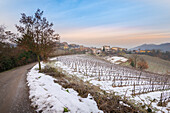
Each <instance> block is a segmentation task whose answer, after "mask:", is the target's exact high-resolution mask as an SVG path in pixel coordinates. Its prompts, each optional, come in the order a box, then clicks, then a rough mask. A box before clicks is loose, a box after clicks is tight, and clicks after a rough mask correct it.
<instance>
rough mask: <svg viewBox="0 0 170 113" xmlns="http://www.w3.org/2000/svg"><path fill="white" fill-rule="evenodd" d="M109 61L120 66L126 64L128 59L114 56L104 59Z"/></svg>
mask: <svg viewBox="0 0 170 113" xmlns="http://www.w3.org/2000/svg"><path fill="white" fill-rule="evenodd" d="M104 59H106V60H107V61H109V62H111V63H113V64H120V63H122V62H126V61H127V60H128V59H127V58H125V57H119V56H113V57H109V56H107V57H104Z"/></svg>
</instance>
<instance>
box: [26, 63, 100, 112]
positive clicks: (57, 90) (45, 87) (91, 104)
mask: <svg viewBox="0 0 170 113" xmlns="http://www.w3.org/2000/svg"><path fill="white" fill-rule="evenodd" d="M44 66H45V64H43V65H42V67H44ZM37 69H38V65H35V66H34V67H33V68H32V69H31V70H30V72H28V74H27V75H28V77H27V81H28V86H29V89H30V91H29V94H30V95H29V98H30V99H31V102H32V103H31V105H32V106H33V107H35V108H36V110H37V112H40V111H42V112H43V113H63V112H64V111H67V110H68V111H69V112H70V113H91V112H92V113H102V111H101V110H99V109H98V107H97V104H96V102H95V101H94V100H93V98H92V97H91V95H90V94H89V95H88V97H87V98H81V97H80V96H78V93H77V92H76V91H75V90H73V89H70V88H69V89H65V88H62V86H60V85H59V84H57V83H54V80H56V79H55V78H53V77H51V76H49V75H45V74H43V73H39V72H38V70H37Z"/></svg>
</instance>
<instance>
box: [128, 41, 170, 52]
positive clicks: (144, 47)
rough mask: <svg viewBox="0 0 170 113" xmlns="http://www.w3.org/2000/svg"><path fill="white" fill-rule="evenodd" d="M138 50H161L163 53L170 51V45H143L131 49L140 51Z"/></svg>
mask: <svg viewBox="0 0 170 113" xmlns="http://www.w3.org/2000/svg"><path fill="white" fill-rule="evenodd" d="M138 49H142V50H152V49H159V50H162V51H170V43H164V44H160V45H156V44H143V45H140V46H137V47H134V48H131V49H130V50H138Z"/></svg>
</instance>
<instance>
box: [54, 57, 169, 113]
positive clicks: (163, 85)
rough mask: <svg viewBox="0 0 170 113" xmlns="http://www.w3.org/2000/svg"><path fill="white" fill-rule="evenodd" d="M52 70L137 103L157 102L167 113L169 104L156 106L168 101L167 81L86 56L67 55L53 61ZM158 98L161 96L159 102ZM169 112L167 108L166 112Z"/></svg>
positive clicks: (167, 79) (163, 78)
mask: <svg viewBox="0 0 170 113" xmlns="http://www.w3.org/2000/svg"><path fill="white" fill-rule="evenodd" d="M52 60H56V63H55V66H56V67H59V68H61V69H62V70H63V71H64V72H66V73H67V74H72V75H75V76H78V77H80V78H82V79H83V80H84V81H89V82H90V83H92V84H94V85H98V86H100V88H101V89H103V90H106V91H107V92H113V91H114V92H116V94H118V95H122V96H124V95H125V94H126V96H128V97H130V98H131V99H134V100H136V101H139V102H140V101H141V99H144V100H145V101H148V100H147V99H145V98H147V97H148V96H149V98H150V99H156V100H157V102H155V103H153V106H154V107H157V108H158V109H163V110H165V111H166V109H168V106H169V107H170V103H168V105H167V106H166V107H164V108H162V107H159V106H157V103H158V101H160V100H161V101H164V100H166V101H167V100H168V99H170V77H169V76H166V75H161V76H160V75H157V74H152V73H147V72H141V71H138V70H134V69H130V68H126V67H122V66H119V65H115V64H112V63H108V62H106V61H104V60H101V59H98V58H96V57H92V56H88V55H68V56H60V57H57V58H54V59H52ZM161 94H162V95H164V96H163V98H164V99H161ZM169 109H170V108H169Z"/></svg>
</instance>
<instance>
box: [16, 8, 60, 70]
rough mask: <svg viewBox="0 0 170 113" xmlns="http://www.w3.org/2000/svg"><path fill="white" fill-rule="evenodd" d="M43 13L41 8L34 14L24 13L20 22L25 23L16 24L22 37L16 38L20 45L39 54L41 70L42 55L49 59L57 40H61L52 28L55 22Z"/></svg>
mask: <svg viewBox="0 0 170 113" xmlns="http://www.w3.org/2000/svg"><path fill="white" fill-rule="evenodd" d="M42 15H43V11H40V9H37V11H36V12H35V14H34V16H27V15H26V14H25V13H22V14H21V16H22V17H21V18H20V21H19V22H20V23H21V24H23V25H20V26H18V25H16V28H17V30H18V31H19V32H20V34H21V37H19V38H16V40H15V41H16V43H17V45H18V46H19V47H21V48H22V49H25V50H28V51H32V52H34V53H35V54H36V55H37V60H38V62H39V70H41V63H40V57H42V58H43V60H47V58H48V56H49V55H50V53H51V52H52V50H53V47H54V46H55V41H56V40H59V39H58V37H57V36H58V35H55V34H54V30H53V29H52V26H53V23H50V22H49V21H47V19H46V18H45V17H42Z"/></svg>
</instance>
